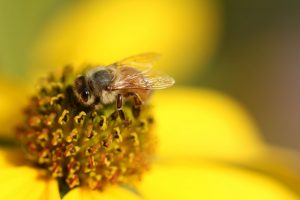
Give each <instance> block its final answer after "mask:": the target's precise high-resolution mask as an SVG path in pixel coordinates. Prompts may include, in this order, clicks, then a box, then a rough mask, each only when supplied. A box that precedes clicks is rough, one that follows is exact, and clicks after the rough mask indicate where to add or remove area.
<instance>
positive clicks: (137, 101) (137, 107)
mask: <svg viewBox="0 0 300 200" xmlns="http://www.w3.org/2000/svg"><path fill="white" fill-rule="evenodd" d="M128 95H129V96H133V100H134V105H133V106H132V108H131V109H132V114H133V116H134V117H135V118H138V117H139V116H140V113H141V105H142V100H141V98H140V96H139V95H138V94H137V93H135V92H132V93H129V94H128Z"/></svg>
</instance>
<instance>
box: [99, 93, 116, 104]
mask: <svg viewBox="0 0 300 200" xmlns="http://www.w3.org/2000/svg"><path fill="white" fill-rule="evenodd" d="M116 97H117V92H115V91H106V90H103V91H102V92H101V103H102V104H110V103H113V102H114V101H115V100H116Z"/></svg>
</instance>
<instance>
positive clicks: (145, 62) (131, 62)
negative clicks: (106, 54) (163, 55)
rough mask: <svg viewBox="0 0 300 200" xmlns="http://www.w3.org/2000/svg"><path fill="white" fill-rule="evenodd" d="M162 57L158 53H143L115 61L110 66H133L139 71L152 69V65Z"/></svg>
mask: <svg viewBox="0 0 300 200" xmlns="http://www.w3.org/2000/svg"><path fill="white" fill-rule="evenodd" d="M159 58H160V55H159V54H157V53H143V54H139V55H135V56H131V57H128V58H125V59H123V60H120V61H118V62H115V63H113V64H111V65H110V67H114V68H119V67H133V68H136V69H137V70H139V71H147V70H150V69H151V67H152V65H153V64H154V63H155V62H156V61H157V60H158V59H159Z"/></svg>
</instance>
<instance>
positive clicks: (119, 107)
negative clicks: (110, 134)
mask: <svg viewBox="0 0 300 200" xmlns="http://www.w3.org/2000/svg"><path fill="white" fill-rule="evenodd" d="M122 106H123V97H122V95H121V94H118V96H117V110H118V113H119V116H120V118H121V119H122V120H123V121H125V120H126V119H125V114H124V111H123V110H122Z"/></svg>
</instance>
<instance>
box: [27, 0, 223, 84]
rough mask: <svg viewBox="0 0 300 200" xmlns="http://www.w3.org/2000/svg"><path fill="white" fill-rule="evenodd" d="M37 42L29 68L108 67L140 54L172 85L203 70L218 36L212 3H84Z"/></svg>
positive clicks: (58, 18)
mask: <svg viewBox="0 0 300 200" xmlns="http://www.w3.org/2000/svg"><path fill="white" fill-rule="evenodd" d="M51 21H52V22H51V23H50V24H49V26H47V27H46V28H45V30H44V31H43V32H42V33H41V36H40V37H39V38H37V41H36V45H34V47H33V51H32V53H31V58H32V59H31V60H32V62H31V63H30V64H29V65H31V66H33V67H34V66H40V67H42V68H51V67H52V68H53V67H60V66H64V65H66V64H73V65H75V66H77V67H78V66H80V65H82V64H84V63H92V64H110V63H112V62H114V61H116V60H120V59H122V58H124V57H128V56H132V55H135V54H140V53H143V52H149V51H151V52H157V53H160V54H162V58H161V61H160V62H159V63H158V66H156V67H157V68H160V69H161V70H163V71H165V72H167V73H170V74H172V76H174V77H175V78H176V79H177V80H178V81H180V80H184V79H188V78H189V75H190V74H191V73H193V72H195V71H198V70H199V68H203V67H205V66H206V64H207V62H208V61H209V60H210V59H211V57H212V55H213V53H214V52H215V50H216V48H217V45H218V41H219V36H220V31H221V23H220V21H221V10H220V8H219V6H218V4H217V2H216V1H205V0H201V1H196V0H186V1H171V0H166V1H158V0H154V1H153V0H152V1H150V0H146V1H138V0H130V1H121V0H115V1H90V2H80V3H77V4H75V5H73V6H70V7H68V8H67V9H64V10H63V11H62V12H60V14H58V15H57V16H56V17H54V18H53V19H52V20H51Z"/></svg>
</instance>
